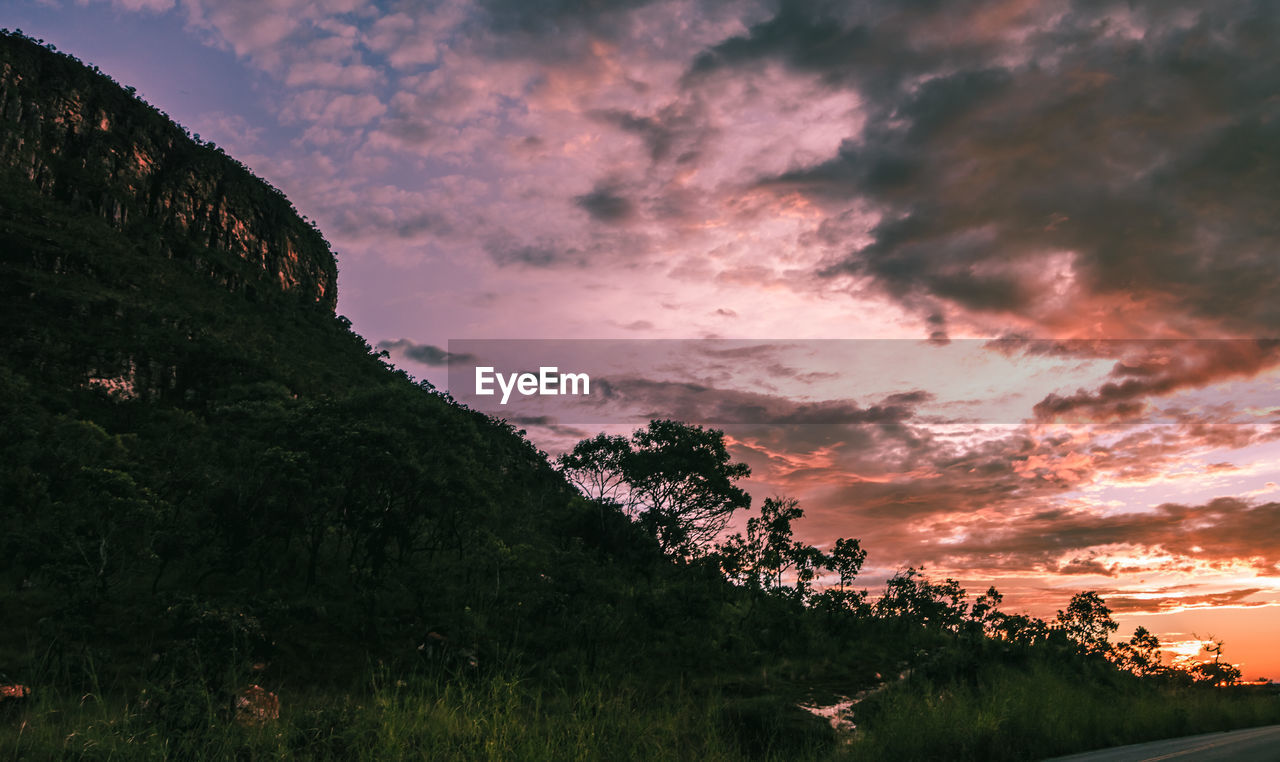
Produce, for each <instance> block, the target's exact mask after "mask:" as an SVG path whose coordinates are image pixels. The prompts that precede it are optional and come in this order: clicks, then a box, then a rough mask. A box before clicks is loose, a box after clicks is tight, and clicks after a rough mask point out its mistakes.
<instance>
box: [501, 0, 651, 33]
mask: <svg viewBox="0 0 1280 762" xmlns="http://www.w3.org/2000/svg"><path fill="white" fill-rule="evenodd" d="M653 1H654V0H481V2H480V3H479V5H480V7H481V8H482V9H483V10H484V12H485V14H486V16H487V19H488V21H489V23H490V24H491V26H492V28H493V29H494V30H495V31H498V32H502V33H514V32H519V33H524V34H528V35H537V36H543V35H555V34H557V33H562V32H563V31H564V30H565V28H566V27H574V26H585V27H588V28H591V29H592V30H593V31H596V32H602V31H609V30H610V29H612V28H613V27H614V26H615V25H617V24H619V23H620V22H621V20H622V19H623V18H624V17H625V15H626V13H627V12H628V11H632V10H635V9H637V8H643V7H644V6H646V5H650V4H651V3H652V2H653Z"/></svg>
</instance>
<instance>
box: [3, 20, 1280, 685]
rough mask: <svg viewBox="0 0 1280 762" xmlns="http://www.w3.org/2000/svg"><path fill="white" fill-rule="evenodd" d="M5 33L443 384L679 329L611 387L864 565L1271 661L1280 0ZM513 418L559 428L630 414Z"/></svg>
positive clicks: (549, 442) (1037, 611)
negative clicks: (1084, 604)
mask: <svg viewBox="0 0 1280 762" xmlns="http://www.w3.org/2000/svg"><path fill="white" fill-rule="evenodd" d="M0 25H2V26H5V27H8V28H20V29H22V30H23V31H24V32H26V33H27V34H29V35H31V36H34V37H37V38H42V39H44V40H45V41H47V42H52V43H54V44H56V45H57V47H58V48H59V49H61V50H64V51H66V52H70V53H72V54H74V55H76V56H77V57H79V58H81V59H82V60H84V61H87V62H90V63H93V64H97V65H98V66H100V67H101V68H102V69H103V70H104V71H106V72H107V73H109V74H111V75H112V76H113V77H114V78H115V79H116V80H117V81H119V82H121V83H123V84H128V85H133V86H135V87H137V88H138V91H139V94H140V95H142V96H143V97H144V98H145V99H146V100H148V101H149V102H150V103H152V104H154V105H156V106H157V107H158V108H160V109H162V110H163V111H165V112H167V113H168V114H170V115H172V116H173V117H174V118H175V119H176V120H177V121H178V122H180V123H181V124H183V125H185V126H186V127H188V128H190V129H191V130H192V131H193V132H195V133H198V134H199V135H201V136H202V137H203V138H204V139H206V140H211V141H213V142H214V143H216V144H217V145H219V146H221V147H223V148H224V149H225V150H226V151H227V152H228V153H230V154H231V155H233V156H235V157H236V158H238V159H240V160H241V161H243V162H244V163H245V164H247V165H249V166H250V167H251V168H253V170H254V171H255V172H256V173H257V174H259V175H260V176H262V177H264V178H266V179H268V180H269V181H270V182H271V183H273V184H274V185H276V186H277V187H279V188H280V189H282V190H283V191H284V192H285V193H286V194H287V195H288V196H289V197H290V199H291V200H292V201H293V202H294V203H295V205H296V206H297V207H298V209H299V211H300V212H301V213H303V214H305V215H307V216H308V217H310V218H312V219H314V220H316V221H317V223H318V225H319V227H320V229H321V230H322V231H323V232H324V234H325V235H326V237H327V238H328V239H329V240H330V241H331V242H332V243H333V245H334V249H335V250H336V252H337V255H338V262H339V273H340V275H339V298H338V310H339V312H341V313H342V314H344V315H346V316H347V317H348V318H350V319H351V320H352V322H353V326H354V328H355V330H357V331H358V332H359V333H361V334H362V335H363V336H364V337H365V338H366V339H367V340H369V342H370V343H372V344H375V345H377V346H380V347H382V348H385V349H386V350H387V351H388V352H389V353H390V355H391V359H392V360H393V361H394V362H395V363H396V364H397V365H398V366H400V367H403V368H405V369H406V370H408V371H409V372H411V373H412V374H414V375H415V376H417V377H419V378H424V379H428V380H430V381H432V382H433V383H435V384H436V385H438V386H441V387H444V386H446V385H447V382H448V379H447V377H446V372H445V365H446V362H447V361H448V359H449V352H448V349H449V342H450V341H451V340H463V339H488V340H528V339H544V340H550V339H599V340H610V341H612V342H614V343H615V346H624V347H625V346H630V345H629V344H628V343H627V342H631V341H634V340H643V341H651V340H659V339H662V340H675V339H679V340H689V342H690V343H689V344H688V345H687V352H685V353H684V354H682V355H680V356H679V357H678V358H675V359H670V358H668V361H667V362H653V363H641V362H637V363H635V364H633V367H631V368H630V369H629V370H628V373H627V377H626V378H625V379H623V380H624V381H625V382H626V383H625V384H623V383H622V382H621V381H619V382H618V383H616V384H615V385H614V389H615V391H617V392H618V394H620V395H622V398H625V400H627V401H629V402H631V403H635V404H638V405H641V407H642V408H644V409H652V410H654V411H659V412H661V411H668V410H673V409H676V410H679V411H681V412H682V413H683V414H684V415H685V417H687V418H690V419H691V421H690V422H694V423H698V422H702V421H699V420H696V419H695V418H696V417H697V416H699V415H702V416H705V417H706V420H707V421H714V422H716V423H717V425H719V424H720V423H723V424H724V425H723V426H722V428H723V429H724V430H725V432H726V435H727V437H728V438H729V441H730V442H731V445H732V452H733V454H734V456H735V457H736V458H738V459H739V460H743V461H745V462H747V463H748V464H750V465H751V467H752V469H753V475H752V477H751V480H750V484H749V485H747V486H748V487H749V489H750V491H751V492H752V494H753V495H755V496H756V497H757V501H758V500H759V499H760V498H763V497H765V496H768V495H771V494H785V495H791V496H795V497H797V498H799V499H800V501H801V506H802V507H803V508H804V510H805V513H806V517H805V519H804V520H803V521H802V522H801V524H800V525H799V526H798V527H797V536H798V537H800V538H801V539H804V540H806V541H808V542H811V543H815V544H819V545H826V544H829V543H831V542H833V541H834V539H835V538H836V537H849V536H853V537H859V538H861V539H862V541H863V545H864V547H866V548H868V549H869V551H870V555H869V558H868V562H867V568H866V570H865V573H864V583H865V584H866V585H867V586H868V587H871V588H872V589H873V590H874V589H875V587H877V586H878V585H880V584H882V583H883V580H884V579H885V578H886V577H887V576H888V575H890V574H892V573H893V572H894V570H896V569H901V568H904V567H906V566H908V565H915V566H920V565H923V566H924V567H925V568H926V570H927V573H928V574H930V575H934V576H938V577H942V576H953V577H956V578H957V579H959V580H960V581H961V582H962V583H963V584H964V585H965V586H966V587H968V588H969V589H970V591H971V592H973V593H977V592H979V591H982V590H985V589H986V587H987V586H988V585H990V584H994V585H996V586H997V587H998V588H999V589H1000V590H1001V591H1002V592H1003V593H1005V596H1006V607H1007V608H1010V609H1012V610H1015V611H1018V610H1022V611H1027V612H1029V613H1032V614H1034V615H1037V616H1046V617H1049V616H1052V615H1053V613H1054V611H1055V610H1056V609H1058V608H1063V607H1065V604H1066V602H1067V600H1068V599H1069V598H1070V596H1071V594H1072V593H1074V592H1077V591H1081V590H1096V591H1098V592H1099V593H1100V594H1102V595H1103V597H1104V598H1106V599H1107V601H1108V603H1109V605H1110V606H1111V607H1112V609H1113V610H1114V611H1115V612H1116V615H1117V618H1118V620H1119V621H1120V623H1121V630H1120V635H1121V636H1122V637H1125V636H1127V635H1128V634H1129V633H1131V632H1132V630H1133V628H1134V627H1136V626H1140V625H1141V626H1145V627H1147V628H1148V629H1149V630H1151V631H1153V632H1155V633H1157V634H1159V635H1160V636H1161V637H1162V638H1163V639H1166V640H1168V641H1170V642H1185V641H1190V640H1193V639H1195V637H1196V636H1209V635H1212V636H1215V637H1217V638H1219V639H1222V640H1224V641H1225V642H1226V650H1225V652H1224V653H1225V656H1226V658H1227V659H1228V660H1230V661H1232V662H1234V663H1238V664H1241V665H1242V666H1243V668H1244V671H1245V676H1246V677H1249V678H1252V677H1257V676H1260V675H1266V676H1270V677H1275V678H1277V679H1280V648H1275V647H1274V644H1276V643H1280V502H1277V500H1280V487H1277V483H1280V460H1278V459H1277V455H1280V427H1277V425H1276V423H1275V422H1276V420H1277V416H1276V411H1277V410H1278V409H1280V408H1278V407H1277V404H1280V401H1278V400H1277V395H1276V394H1275V390H1276V379H1277V374H1278V373H1280V343H1277V342H1275V341H1272V340H1273V339H1275V338H1276V337H1277V336H1280V331H1277V327H1278V325H1280V298H1277V296H1280V294H1277V290H1278V285H1280V256H1277V248H1278V246H1277V245H1278V244H1280V213H1278V212H1280V209H1277V190H1278V189H1280V96H1278V95H1277V93H1280V54H1277V53H1276V52H1275V51H1276V47H1275V44H1274V41H1275V40H1276V39H1278V38H1280V5H1277V4H1276V3H1273V2H1267V1H1265V0H1259V1H1257V2H1240V1H1236V0H1222V2H1215V3H1213V4H1211V5H1207V4H1203V3H1189V2H1182V1H1180V0H1153V1H1151V2H1142V1H1141V0H1131V1H1118V2H1109V1H1107V0H1074V1H1070V0H1062V1H1059V2H1055V1H1046V2H1030V1H1029V0H956V1H954V2H940V1H937V0H932V1H931V0H909V1H907V0H859V1H857V2H820V1H818V0H812V1H791V0H787V1H784V2H732V1H729V0H714V1H710V0H709V1H706V2H695V1H692V0H676V1H670V2H668V1H664V0H614V1H610V0H594V1H587V0H479V2H463V1H461V0H443V1H442V2H431V1H430V0H413V1H406V2H372V1H370V0H320V1H319V2H313V1H311V0H110V1H106V0H103V1H96V0H42V1H40V2H18V3H16V4H15V3H8V4H6V6H5V8H4V10H2V11H0ZM718 340H732V341H733V344H732V346H728V345H723V344H718V343H716V342H717V341H718ZM643 341H642V342H641V343H643ZM868 347H874V348H878V349H875V351H872V350H870V349H868ZM883 347H890V348H891V351H887V353H885V352H881V349H880V348H883ZM877 352H879V354H877ZM849 353H852V354H849ZM644 406H648V407H647V408H646V407H644ZM761 411H763V412H761ZM619 420H620V419H619ZM527 423H528V425H527V426H526V429H527V431H528V432H529V435H530V436H531V437H532V438H533V439H534V441H535V442H537V443H538V444H539V446H541V447H542V448H544V449H546V450H547V451H549V452H552V453H554V452H556V451H559V450H562V449H564V448H566V447H568V446H571V445H572V443H573V442H574V441H576V439H578V438H581V437H585V436H589V435H592V434H594V433H596V432H597V431H599V430H601V429H602V428H605V425H604V424H606V423H609V427H610V430H619V429H621V430H626V428H627V426H625V425H623V424H621V423H619V422H617V421H613V422H612V423H610V422H609V421H605V420H603V419H601V420H600V421H596V422H595V423H596V424H599V425H592V423H590V422H588V423H565V422H564V421H561V422H559V423H555V424H548V423H547V422H546V421H544V420H539V419H536V418H534V417H529V418H528V421H527Z"/></svg>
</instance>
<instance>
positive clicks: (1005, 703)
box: [856, 664, 1280, 762]
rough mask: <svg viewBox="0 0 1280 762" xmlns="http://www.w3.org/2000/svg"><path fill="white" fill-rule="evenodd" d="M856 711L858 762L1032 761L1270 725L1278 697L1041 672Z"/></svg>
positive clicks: (985, 677)
mask: <svg viewBox="0 0 1280 762" xmlns="http://www.w3.org/2000/svg"><path fill="white" fill-rule="evenodd" d="M870 703H871V706H868V707H866V708H865V709H864V710H863V713H864V714H865V715H866V719H865V724H864V722H863V721H862V720H861V719H860V720H859V723H858V724H859V726H860V727H861V728H863V729H864V731H865V732H864V733H863V735H862V737H861V738H860V739H859V741H858V743H857V744H856V750H857V752H858V756H859V757H861V758H866V759H893V760H899V761H901V762H906V761H907V760H935V759H936V760H1019V759H1042V758H1044V757H1049V756H1054V755H1057V754H1067V753H1073V752H1079V751H1085V750H1088V749H1096V748H1105V747H1108V746H1118V745H1123V744H1129V743H1138V742H1142V741H1149V740H1155V739H1159V738H1169V737H1174V736H1183V735H1194V734H1196V733H1207V732H1212V731H1218V730H1229V729H1234V728H1242V727H1250V726H1256V725H1267V724H1272V723H1280V696H1277V695H1276V694H1275V693H1265V692H1262V691H1255V690H1251V689H1249V688H1211V687H1206V686H1184V687H1170V686H1165V687H1159V686H1153V685H1150V684H1142V683H1140V682H1138V681H1136V680H1119V681H1116V682H1114V683H1113V684H1111V685H1106V684H1100V683H1099V682H1098V681H1097V680H1094V679H1085V678H1082V677H1081V676H1078V675H1076V676H1073V675H1071V674H1066V673H1065V672H1064V671H1063V670H1061V669H1054V668H1052V667H1050V666H1047V665H1043V664H1032V665H1030V666H1028V667H1025V668H1014V667H1008V666H1000V667H993V668H990V669H988V670H986V671H985V672H984V673H983V674H982V675H981V676H980V677H979V678H978V679H977V680H976V681H946V682H931V681H928V680H925V679H917V680H908V681H906V682H904V683H902V684H899V685H897V686H894V687H892V688H890V689H888V690H886V691H885V692H884V693H883V694H881V695H880V696H877V697H876V699H875V700H874V701H873V702H870Z"/></svg>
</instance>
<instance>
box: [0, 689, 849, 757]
mask: <svg viewBox="0 0 1280 762" xmlns="http://www.w3.org/2000/svg"><path fill="white" fill-rule="evenodd" d="M280 700H281V716H280V719H279V720H277V721H275V722H268V723H264V724H262V725H260V726H245V725H241V724H239V723H236V722H233V721H226V720H225V719H222V718H220V717H219V715H218V713H217V712H216V711H215V708H214V707H213V705H212V704H211V703H206V705H205V706H204V707H202V709H203V717H202V721H201V722H200V723H199V724H197V725H196V726H194V727H186V728H183V729H181V730H174V729H172V728H170V729H166V727H165V723H164V722H163V721H162V720H159V719H157V718H155V717H153V716H151V715H150V714H149V712H148V710H147V709H146V708H144V707H143V706H141V705H140V703H139V702H137V701H129V700H125V699H123V698H100V697H98V696H94V695H92V694H90V695H84V696H73V695H68V694H61V693H49V692H41V693H40V694H37V695H36V696H33V697H32V700H31V701H30V702H29V703H28V705H27V706H24V707H23V708H22V709H21V711H12V710H10V711H8V712H6V714H7V715H9V716H7V717H5V718H4V721H3V727H2V728H0V759H4V758H8V757H11V758H13V759H47V758H64V759H85V760H99V759H103V760H105V759H127V760H134V759H137V760H153V759H154V760H161V759H245V760H258V759H264V760H265V759H316V760H324V759H343V760H347V759H351V760H399V759H423V758H427V757H429V758H431V759H433V760H455V759H456V760H511V759H520V760H595V759H611V760H626V759H636V760H663V759H699V760H709V761H714V760H738V759H743V758H758V759H817V758H820V757H822V756H825V753H826V752H827V751H829V750H830V749H831V748H832V745H833V744H832V741H833V739H832V738H831V737H830V735H829V734H827V733H824V732H822V731H823V728H822V727H821V723H817V724H812V723H806V719H807V718H805V717H803V716H802V715H799V714H798V712H797V714H796V715H791V714H789V713H788V711H787V710H788V705H787V704H785V703H780V701H773V702H771V700H770V699H769V698H767V697H766V698H763V699H759V698H758V699H753V700H749V701H743V700H736V699H727V698H725V697H722V696H719V695H716V694H714V693H707V692H694V691H688V690H683V689H675V690H672V691H661V692H655V691H652V690H649V689H646V688H644V687H642V686H636V685H626V684H620V685H615V684H610V683H609V682H607V681H603V680H602V681H600V682H598V683H596V684H593V685H587V686H584V687H581V688H579V689H576V690H572V691H565V690H539V689H536V688H534V687H533V686H532V685H530V684H528V683H525V682H523V681H521V680H516V679H511V678H506V677H490V678H483V679H480V678H477V679H474V680H469V681H462V682H456V681H455V682H445V681H438V680H427V679H416V680H410V681H406V680H396V679H392V678H390V677H388V676H385V675H383V676H380V677H379V678H377V679H376V680H374V681H372V682H371V684H370V685H368V686H365V688H364V689H363V690H360V691H356V692H354V693H352V694H350V695H345V696H344V695H336V696H335V695H334V694H327V693H300V694H296V695H290V694H289V693H287V692H282V694H281V697H280Z"/></svg>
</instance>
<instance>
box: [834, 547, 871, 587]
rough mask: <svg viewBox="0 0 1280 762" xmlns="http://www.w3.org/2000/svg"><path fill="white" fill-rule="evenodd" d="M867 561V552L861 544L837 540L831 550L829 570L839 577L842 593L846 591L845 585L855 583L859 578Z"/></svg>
mask: <svg viewBox="0 0 1280 762" xmlns="http://www.w3.org/2000/svg"><path fill="white" fill-rule="evenodd" d="M866 560H867V551H865V550H863V548H862V544H861V543H860V542H858V541H857V540H855V539H845V538H843V537H842V538H840V539H838V540H836V542H835V545H834V546H832V548H831V556H830V558H829V567H828V568H830V569H831V571H833V572H835V573H836V574H837V575H839V577H840V590H841V591H843V590H844V589H845V585H848V584H849V583H850V582H852V581H853V579H854V577H857V576H858V572H860V571H862V564H863V562H864V561H866Z"/></svg>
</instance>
